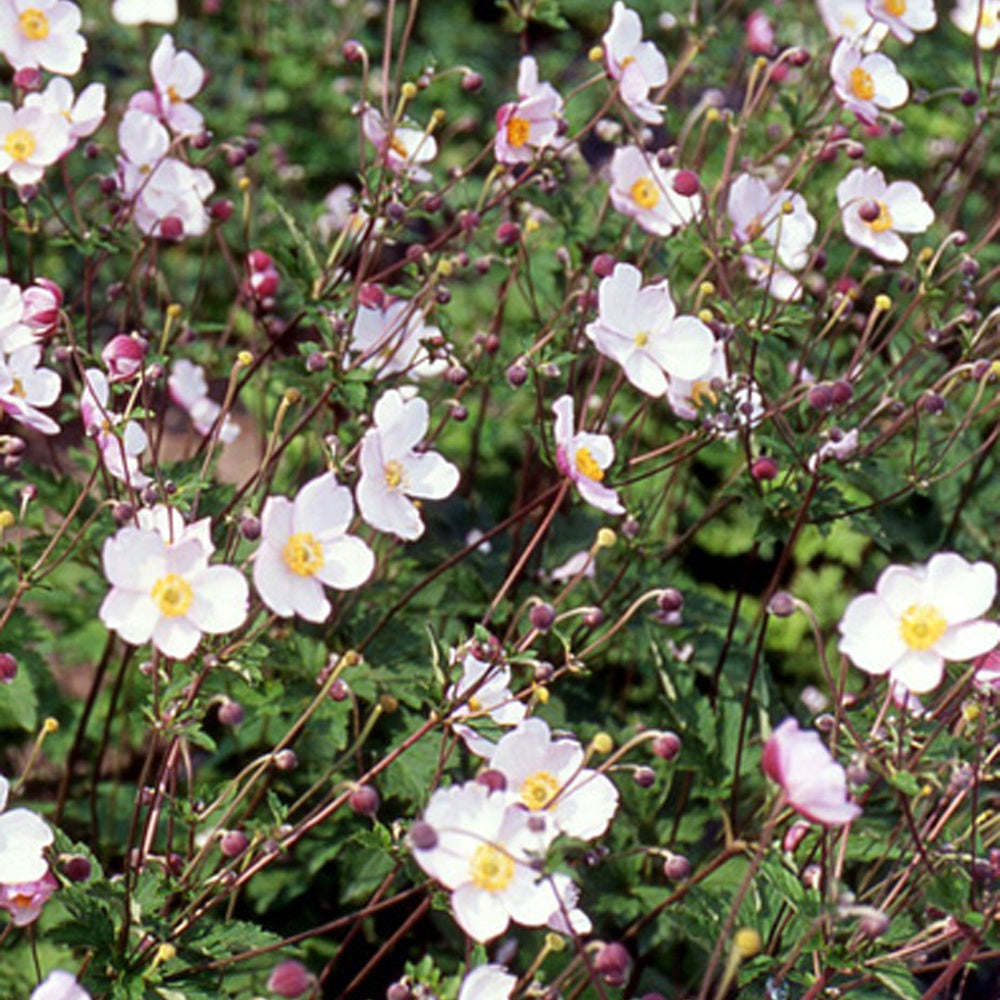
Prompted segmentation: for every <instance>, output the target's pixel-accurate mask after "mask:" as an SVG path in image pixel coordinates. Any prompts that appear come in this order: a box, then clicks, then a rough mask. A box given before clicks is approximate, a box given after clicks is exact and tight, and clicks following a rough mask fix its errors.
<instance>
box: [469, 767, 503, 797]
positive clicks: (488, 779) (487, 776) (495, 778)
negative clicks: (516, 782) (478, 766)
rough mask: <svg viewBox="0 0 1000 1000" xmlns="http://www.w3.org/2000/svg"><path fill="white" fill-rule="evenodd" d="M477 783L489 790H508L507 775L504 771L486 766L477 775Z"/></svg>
mask: <svg viewBox="0 0 1000 1000" xmlns="http://www.w3.org/2000/svg"><path fill="white" fill-rule="evenodd" d="M476 783H477V784H479V785H482V786H483V787H484V788H486V789H487V790H488V791H489V792H491V793H492V792H503V791H506V790H507V776H506V775H505V774H504V773H503V771H496V770H493V769H492V768H486V769H485V770H483V771H480V772H479V774H477V775H476Z"/></svg>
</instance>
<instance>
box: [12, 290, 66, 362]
mask: <svg viewBox="0 0 1000 1000" xmlns="http://www.w3.org/2000/svg"><path fill="white" fill-rule="evenodd" d="M21 298H22V302H23V304H24V313H23V315H22V316H21V322H22V323H24V325H25V326H26V327H27V328H28V329H29V330H30V331H31V334H32V336H33V337H36V338H37V339H39V340H45V339H46V338H48V337H51V336H53V335H54V334H55V332H56V331H57V330H58V329H59V317H60V314H61V310H62V304H63V293H62V289H61V288H60V287H59V286H58V285H57V284H56V283H55V282H54V281H50V280H49V279H48V278H35V283H34V284H33V285H29V286H28V287H27V288H25V289H24V290H23V292H22V293H21ZM8 350H9V348H8Z"/></svg>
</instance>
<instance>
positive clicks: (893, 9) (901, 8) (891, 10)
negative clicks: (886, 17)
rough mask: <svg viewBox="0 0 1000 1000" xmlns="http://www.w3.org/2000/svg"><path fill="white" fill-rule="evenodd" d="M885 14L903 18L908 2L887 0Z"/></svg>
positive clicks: (904, 0)
mask: <svg viewBox="0 0 1000 1000" xmlns="http://www.w3.org/2000/svg"><path fill="white" fill-rule="evenodd" d="M885 12H886V13H887V14H891V15H892V16H893V17H902V16H903V15H904V14H905V13H906V0H885Z"/></svg>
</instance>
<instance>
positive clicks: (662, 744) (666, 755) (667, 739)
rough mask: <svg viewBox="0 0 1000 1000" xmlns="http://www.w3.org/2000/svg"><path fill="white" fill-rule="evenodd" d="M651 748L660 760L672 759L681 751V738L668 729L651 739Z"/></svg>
mask: <svg viewBox="0 0 1000 1000" xmlns="http://www.w3.org/2000/svg"><path fill="white" fill-rule="evenodd" d="M652 749H653V753H654V754H656V756H657V757H659V758H660V759H661V760H673V759H674V758H675V757H676V756H677V755H678V754H679V753H680V752H681V738H680V737H679V736H678V735H677V734H676V733H672V732H669V731H668V732H665V733H660V735H659V736H657V737H656V738H655V739H654V740H653V744H652Z"/></svg>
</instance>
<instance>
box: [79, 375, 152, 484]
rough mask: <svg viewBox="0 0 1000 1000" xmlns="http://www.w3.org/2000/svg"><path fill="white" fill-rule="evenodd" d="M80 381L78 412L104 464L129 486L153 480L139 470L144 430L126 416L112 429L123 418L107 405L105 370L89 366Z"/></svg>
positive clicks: (146, 441)
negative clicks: (80, 393)
mask: <svg viewBox="0 0 1000 1000" xmlns="http://www.w3.org/2000/svg"><path fill="white" fill-rule="evenodd" d="M83 382H84V390H83V394H82V395H81V397H80V416H81V417H82V418H83V426H84V429H85V430H86V432H87V433H88V434H89V435H90V436H91V437H92V438H94V440H95V441H96V442H97V447H98V448H99V449H100V452H101V457H102V459H103V460H104V466H105V468H106V469H107V470H108V472H110V473H111V475H113V476H114V477H115V478H116V479H120V480H121V481H122V482H123V483H126V484H127V485H129V486H131V487H132V489H142V487H143V486H146V485H148V484H149V483H150V482H152V480H151V479H150V478H149V476H147V475H145V474H144V473H143V472H141V471H140V470H139V456H140V455H141V454H142V453H143V452H144V451H145V450H146V446H147V445H148V444H149V440H148V439H147V437H146V432H145V431H144V430H143V429H142V427H141V426H140V425H139V423H138V422H137V421H135V420H126V421H125V423H124V426H121V427H120V430H118V431H117V432H116V431H114V430H112V428H115V427H119V425H121V424H122V418H121V415H120V414H117V413H111V412H110V411H109V409H108V399H109V395H110V390H109V387H108V380H107V377H106V376H105V374H104V372H102V371H101V370H100V369H98V368H88V369H87V370H86V371H85V372H84V373H83Z"/></svg>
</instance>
